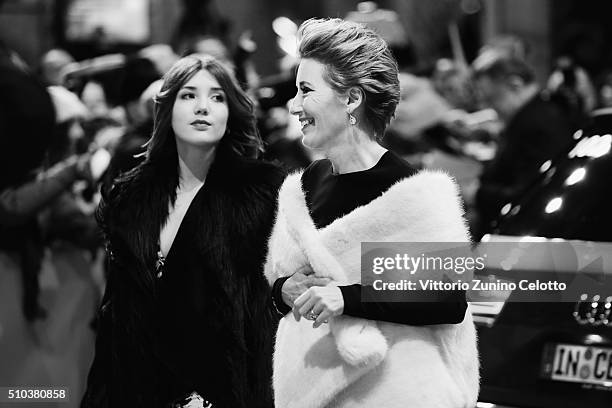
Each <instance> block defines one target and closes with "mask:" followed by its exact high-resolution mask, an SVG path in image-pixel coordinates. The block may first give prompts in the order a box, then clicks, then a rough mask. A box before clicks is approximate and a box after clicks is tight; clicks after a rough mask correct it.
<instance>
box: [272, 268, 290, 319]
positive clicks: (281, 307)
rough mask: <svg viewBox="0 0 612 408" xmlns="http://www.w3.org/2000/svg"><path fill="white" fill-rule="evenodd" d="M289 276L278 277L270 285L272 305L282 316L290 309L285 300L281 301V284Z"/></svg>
mask: <svg viewBox="0 0 612 408" xmlns="http://www.w3.org/2000/svg"><path fill="white" fill-rule="evenodd" d="M289 278H290V276H285V277H282V278H278V279H277V280H276V281H274V285H273V286H272V305H273V306H274V310H275V311H276V313H277V314H278V315H279V316H280V317H284V316H285V315H286V314H287V313H289V312H290V311H291V308H290V307H289V306H288V305H287V304H286V303H285V302H283V284H284V283H285V282H286V281H287V279H289Z"/></svg>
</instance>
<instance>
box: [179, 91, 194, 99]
mask: <svg viewBox="0 0 612 408" xmlns="http://www.w3.org/2000/svg"><path fill="white" fill-rule="evenodd" d="M180 98H181V99H193V98H195V94H194V93H193V92H184V93H182V94H181V95H180Z"/></svg>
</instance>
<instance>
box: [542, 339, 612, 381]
mask: <svg viewBox="0 0 612 408" xmlns="http://www.w3.org/2000/svg"><path fill="white" fill-rule="evenodd" d="M541 373H542V376H543V377H544V378H548V379H551V380H554V381H566V382H574V383H580V384H596V385H600V386H604V387H610V390H612V348H606V347H594V346H584V345H576V344H561V343H548V344H546V347H545V348H544V355H543V359H542V371H541Z"/></svg>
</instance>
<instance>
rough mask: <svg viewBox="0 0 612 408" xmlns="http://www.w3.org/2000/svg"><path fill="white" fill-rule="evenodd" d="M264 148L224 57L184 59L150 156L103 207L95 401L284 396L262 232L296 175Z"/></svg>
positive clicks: (260, 401)
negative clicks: (104, 262) (269, 160)
mask: <svg viewBox="0 0 612 408" xmlns="http://www.w3.org/2000/svg"><path fill="white" fill-rule="evenodd" d="M260 147H261V140H260V139H259V137H258V134H257V131H256V127H255V117H254V114H253V107H252V103H251V102H250V100H249V99H248V98H247V97H246V96H245V94H244V93H243V92H242V91H241V89H240V87H239V86H238V85H237V83H236V82H235V81H234V80H233V79H232V78H231V76H230V74H229V73H228V72H227V71H226V69H225V68H223V66H222V65H221V64H220V63H218V62H217V61H216V60H214V59H212V58H210V59H200V58H195V57H185V58H183V59H181V60H179V61H178V62H177V63H175V65H174V66H173V67H172V68H171V69H170V70H169V71H168V73H167V74H166V76H165V78H164V82H163V85H162V88H161V91H160V93H159V94H158V95H157V97H156V107H155V124H154V130H153V135H152V137H151V139H150V140H149V142H148V146H147V154H146V160H145V161H144V162H143V163H142V164H141V165H139V166H138V167H137V168H135V169H134V170H133V171H131V172H130V173H128V174H126V175H125V176H123V177H122V178H121V179H119V180H118V181H117V182H116V183H115V185H114V186H113V188H112V189H111V190H110V191H109V192H108V194H107V197H105V200H104V202H103V204H102V205H101V207H100V219H101V222H102V226H103V228H104V230H105V233H106V237H107V240H108V253H109V258H110V275H109V278H108V284H107V290H106V294H105V297H104V300H103V305H102V308H101V312H100V318H99V332H98V338H97V342H96V356H95V359H94V362H93V366H92V368H91V372H90V375H89V384H88V390H87V392H86V395H85V397H84V400H83V406H85V407H102V406H103V407H122V406H135V407H166V406H172V407H174V406H183V404H187V403H192V404H196V405H197V406H213V407H246V406H249V407H268V406H271V405H272V400H271V390H270V385H269V384H270V378H271V344H272V340H271V339H272V336H273V334H274V330H275V329H274V328H275V317H274V315H273V313H271V311H270V308H269V307H268V305H269V289H268V287H267V285H266V282H265V280H264V278H263V276H262V273H261V269H262V265H263V261H264V258H265V244H266V243H265V239H262V237H267V236H268V235H269V232H270V228H271V224H272V220H273V219H274V209H275V208H274V207H275V200H276V194H277V191H278V187H279V185H280V183H281V182H282V178H283V174H282V172H281V171H279V170H278V169H277V168H276V167H274V166H272V165H270V164H266V163H263V162H260V161H257V160H256V159H255V158H256V156H257V154H258V152H259V151H260ZM189 406H192V405H189Z"/></svg>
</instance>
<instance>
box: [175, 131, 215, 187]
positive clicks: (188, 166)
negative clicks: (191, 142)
mask: <svg viewBox="0 0 612 408" xmlns="http://www.w3.org/2000/svg"><path fill="white" fill-rule="evenodd" d="M177 151H178V162H179V189H181V190H187V191H188V190H192V189H193V188H196V187H198V186H200V185H201V184H202V183H203V182H204V181H205V180H206V176H207V175H208V171H209V169H210V166H211V164H212V162H213V160H214V159H215V154H216V146H215V147H213V148H210V147H207V148H196V147H193V146H181V145H180V144H178V143H177Z"/></svg>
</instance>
